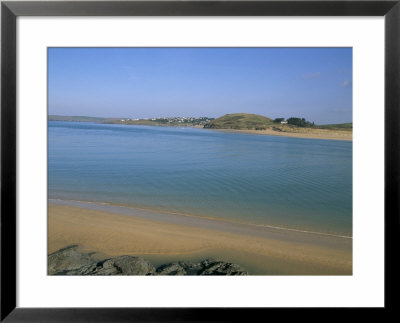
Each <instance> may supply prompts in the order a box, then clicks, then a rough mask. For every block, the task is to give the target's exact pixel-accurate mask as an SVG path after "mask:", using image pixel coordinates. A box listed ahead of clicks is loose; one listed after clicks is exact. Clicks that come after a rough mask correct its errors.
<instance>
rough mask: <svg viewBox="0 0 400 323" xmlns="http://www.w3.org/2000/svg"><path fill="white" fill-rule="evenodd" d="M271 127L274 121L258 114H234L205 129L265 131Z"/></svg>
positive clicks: (214, 121) (210, 123)
mask: <svg viewBox="0 0 400 323" xmlns="http://www.w3.org/2000/svg"><path fill="white" fill-rule="evenodd" d="M271 125H273V121H272V119H270V118H267V117H264V116H260V115H258V114H248V113H232V114H226V115H224V116H222V117H220V118H217V119H215V120H213V121H211V122H209V123H207V124H206V125H205V126H204V128H209V129H245V130H265V129H266V128H267V127H269V126H271Z"/></svg>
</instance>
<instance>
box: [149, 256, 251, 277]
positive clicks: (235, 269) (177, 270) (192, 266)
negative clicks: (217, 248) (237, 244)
mask: <svg viewBox="0 0 400 323" xmlns="http://www.w3.org/2000/svg"><path fill="white" fill-rule="evenodd" d="M156 274H157V275H247V274H248V273H247V271H245V270H243V269H242V268H241V267H240V266H238V265H235V264H232V263H228V262H223V261H216V260H213V259H206V260H203V261H202V262H200V263H191V262H182V261H180V262H174V263H170V264H166V265H162V266H160V267H158V268H157V272H156Z"/></svg>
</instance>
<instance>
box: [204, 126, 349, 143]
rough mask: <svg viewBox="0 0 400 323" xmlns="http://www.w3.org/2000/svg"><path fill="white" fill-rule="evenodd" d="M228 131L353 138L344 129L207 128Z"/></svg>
mask: <svg viewBox="0 0 400 323" xmlns="http://www.w3.org/2000/svg"><path fill="white" fill-rule="evenodd" d="M207 130H213V131H220V132H228V133H244V134H253V135H269V136H282V137H293V138H308V139H326V140H345V141H352V140H353V132H352V131H345V130H342V131H340V130H338V131H335V130H329V129H311V128H303V129H301V128H298V129H296V132H294V131H290V132H289V131H275V130H272V129H266V130H241V129H207Z"/></svg>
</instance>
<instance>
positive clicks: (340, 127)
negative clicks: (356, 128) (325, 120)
mask: <svg viewBox="0 0 400 323" xmlns="http://www.w3.org/2000/svg"><path fill="white" fill-rule="evenodd" d="M318 128H320V129H330V130H349V131H351V130H353V123H352V122H348V123H339V124H324V125H320V126H318Z"/></svg>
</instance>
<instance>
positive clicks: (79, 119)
mask: <svg viewBox="0 0 400 323" xmlns="http://www.w3.org/2000/svg"><path fill="white" fill-rule="evenodd" d="M108 120H111V119H110V118H97V117H86V116H56V115H49V121H74V122H101V123H102V122H105V121H108Z"/></svg>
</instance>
